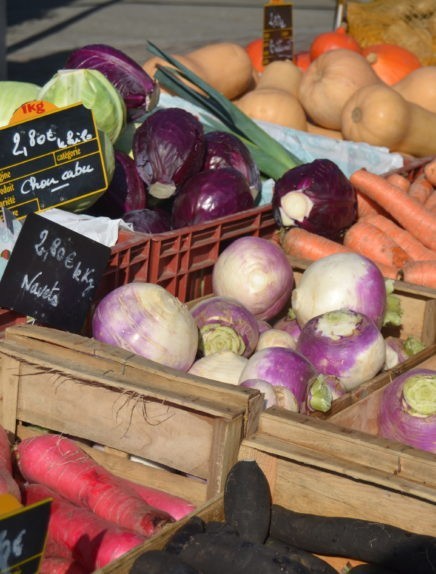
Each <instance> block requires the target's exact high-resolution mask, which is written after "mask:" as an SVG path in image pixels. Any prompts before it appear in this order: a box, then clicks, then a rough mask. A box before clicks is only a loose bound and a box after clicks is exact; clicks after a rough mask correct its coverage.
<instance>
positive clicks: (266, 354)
mask: <svg viewBox="0 0 436 574" xmlns="http://www.w3.org/2000/svg"><path fill="white" fill-rule="evenodd" d="M212 285H213V293H212V294H211V295H210V296H208V297H205V298H203V299H199V300H197V301H193V302H191V303H190V304H189V305H186V304H181V302H180V301H179V300H178V299H177V297H175V296H173V295H171V294H170V293H169V292H167V291H166V290H165V289H164V288H163V287H161V286H159V285H155V284H152V283H142V282H134V283H130V284H127V285H124V286H121V287H118V288H116V289H114V290H113V291H112V292H110V293H109V294H107V295H106V296H105V297H103V299H102V300H101V301H100V302H99V303H98V304H97V306H96V308H95V312H94V316H93V318H92V328H93V330H92V335H93V337H95V338H96V339H98V340H100V341H102V342H105V343H109V344H111V345H116V346H119V347H122V348H124V349H127V350H130V351H133V352H135V353H137V354H140V355H142V356H144V357H146V358H147V359H150V360H152V361H155V362H157V363H160V364H162V365H165V366H169V367H173V368H176V369H178V370H181V371H184V372H185V373H188V374H189V375H196V376H201V377H203V378H207V379H212V380H217V381H220V382H223V383H228V384H233V385H241V386H244V387H248V388H256V389H258V390H260V392H261V393H262V394H263V395H264V400H265V407H269V406H272V405H276V406H280V407H282V408H284V409H287V410H290V411H294V412H301V413H311V412H313V411H322V412H328V411H329V410H330V409H331V406H332V402H333V401H334V400H335V399H337V398H339V397H341V396H342V395H344V394H345V393H346V392H348V391H352V390H353V389H355V388H357V387H359V386H360V385H362V384H363V383H366V382H368V381H370V380H371V379H373V377H374V376H375V375H377V374H379V373H381V372H382V371H383V370H385V369H387V368H392V367H393V366H396V365H397V364H399V363H400V362H402V361H404V360H406V358H408V357H409V356H410V355H411V354H414V353H416V352H418V351H420V350H422V349H423V347H424V346H423V345H422V344H421V343H420V342H419V341H418V340H416V339H415V338H412V337H410V338H408V339H407V340H404V339H401V338H400V337H394V336H393V335H389V337H387V336H385V335H384V331H383V328H384V326H386V325H389V324H394V325H397V326H398V325H400V324H401V308H400V306H399V300H398V298H397V297H396V296H394V295H393V294H392V282H390V281H387V280H385V279H384V277H383V275H382V273H381V272H380V270H379V269H378V267H377V266H376V265H375V264H374V263H373V262H372V261H371V260H370V259H368V258H366V257H363V256H361V255H358V254H355V253H338V254H333V255H330V256H328V257H324V258H321V259H319V260H318V261H314V262H312V263H311V264H310V265H309V266H308V267H307V268H306V269H305V271H304V272H303V274H302V275H301V277H300V280H299V283H298V286H296V285H295V283H294V272H293V268H292V265H291V262H290V260H289V259H288V258H287V257H286V255H285V253H284V251H283V250H282V249H281V248H280V247H279V246H278V245H277V244H276V243H275V242H274V241H270V240H267V239H263V238H260V237H254V236H253V237H252V236H248V237H240V238H238V239H235V240H234V241H233V242H232V243H230V244H229V245H228V246H227V247H226V248H225V249H224V250H223V251H222V252H221V254H220V255H219V256H218V259H217V261H216V263H215V265H214V268H213V274H212Z"/></svg>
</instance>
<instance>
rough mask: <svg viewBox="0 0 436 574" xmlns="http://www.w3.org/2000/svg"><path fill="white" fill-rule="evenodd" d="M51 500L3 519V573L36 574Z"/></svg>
mask: <svg viewBox="0 0 436 574" xmlns="http://www.w3.org/2000/svg"><path fill="white" fill-rule="evenodd" d="M50 505H51V499H47V500H43V501H41V502H37V503H35V504H31V505H28V506H23V507H21V508H20V509H18V510H15V511H13V512H11V513H9V514H8V515H4V516H2V517H1V518H0V542H1V544H0V574H11V573H12V572H20V574H35V572H37V571H38V569H39V565H40V562H41V558H42V554H43V550H44V546H45V539H46V537H47V529H48V521H49V517H50Z"/></svg>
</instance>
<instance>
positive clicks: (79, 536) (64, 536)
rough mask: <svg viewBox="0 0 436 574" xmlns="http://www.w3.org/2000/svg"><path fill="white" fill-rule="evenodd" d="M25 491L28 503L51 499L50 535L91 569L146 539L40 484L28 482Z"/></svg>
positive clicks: (75, 558) (104, 563)
mask: <svg viewBox="0 0 436 574" xmlns="http://www.w3.org/2000/svg"><path fill="white" fill-rule="evenodd" d="M24 493H25V494H24V496H25V503H26V504H33V503H35V502H38V501H40V500H46V499H47V498H52V502H51V508H50V520H49V524H48V536H49V537H50V538H51V539H52V540H54V541H55V542H58V543H59V544H61V545H62V544H65V545H66V546H67V547H68V548H69V549H70V550H71V552H72V557H73V559H74V560H75V561H77V562H79V564H80V565H81V566H83V567H84V568H86V569H87V570H88V571H90V572H93V571H94V570H95V569H96V568H102V567H103V566H105V565H106V564H109V563H110V562H112V561H113V560H116V559H117V558H119V557H120V556H122V555H123V554H125V553H126V552H128V551H129V550H131V549H132V548H136V547H137V546H139V545H140V544H143V543H144V541H145V540H146V539H145V537H143V536H140V535H139V534H135V533H134V532H132V531H129V530H127V529H125V528H120V527H118V526H116V525H114V524H113V523H110V522H108V521H107V520H104V519H102V518H100V517H99V516H97V515H95V514H93V513H92V512H91V511H90V510H88V509H86V508H83V507H79V506H75V505H74V504H72V503H71V502H69V501H68V500H65V499H63V498H62V497H60V496H59V495H57V494H56V493H55V492H54V491H53V490H51V489H50V488H48V487H46V486H43V485H41V484H28V485H26V486H25V489H24Z"/></svg>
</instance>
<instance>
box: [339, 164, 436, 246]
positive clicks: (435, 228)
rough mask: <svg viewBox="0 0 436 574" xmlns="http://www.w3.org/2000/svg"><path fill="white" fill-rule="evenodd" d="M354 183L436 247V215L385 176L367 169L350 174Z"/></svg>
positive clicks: (421, 237) (426, 242)
mask: <svg viewBox="0 0 436 574" xmlns="http://www.w3.org/2000/svg"><path fill="white" fill-rule="evenodd" d="M350 181H351V183H352V184H353V185H354V186H355V187H356V188H357V189H360V190H361V191H362V193H364V194H365V195H367V196H368V197H369V198H371V199H372V200H374V201H375V202H376V203H378V204H379V205H380V206H381V207H383V208H384V209H386V211H388V212H389V214H390V215H391V216H392V217H393V218H394V219H395V220H396V221H397V222H398V223H399V224H400V225H402V226H403V227H404V228H405V229H407V231H409V232H410V233H412V235H414V236H415V237H417V239H420V240H421V241H422V242H423V243H424V245H426V247H429V248H430V249H433V250H436V216H435V215H433V214H432V213H430V212H429V211H428V210H426V208H425V207H424V206H422V205H421V204H420V203H418V202H417V201H416V200H414V199H413V198H411V197H409V196H408V195H407V194H405V193H404V192H402V191H400V190H399V189H398V188H397V187H395V186H394V185H392V184H390V183H389V182H388V181H386V180H385V179H384V178H383V177H382V176H380V175H377V174H374V173H371V172H369V171H367V170H366V169H364V168H362V169H358V170H356V171H355V172H353V173H352V174H351V175H350Z"/></svg>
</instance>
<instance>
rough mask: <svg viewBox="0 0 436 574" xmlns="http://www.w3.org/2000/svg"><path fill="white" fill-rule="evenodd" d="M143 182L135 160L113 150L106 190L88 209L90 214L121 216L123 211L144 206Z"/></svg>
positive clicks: (115, 217) (114, 217) (113, 217)
mask: <svg viewBox="0 0 436 574" xmlns="http://www.w3.org/2000/svg"><path fill="white" fill-rule="evenodd" d="M146 202H147V199H146V193H145V187H144V182H143V181H142V179H141V178H140V177H139V174H138V171H137V169H136V165H135V162H134V161H133V159H132V158H131V157H130V156H128V155H127V154H126V153H124V152H122V151H119V150H115V170H114V173H113V176H112V179H111V181H110V184H109V186H108V188H107V190H106V191H105V192H104V194H103V195H101V196H100V197H99V199H98V200H97V201H96V203H95V204H94V205H93V206H92V208H91V209H90V213H91V214H92V215H95V216H98V215H101V216H106V217H111V218H112V219H118V218H122V217H123V215H124V213H126V212H128V211H131V210H134V209H144V208H145V206H146Z"/></svg>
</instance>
